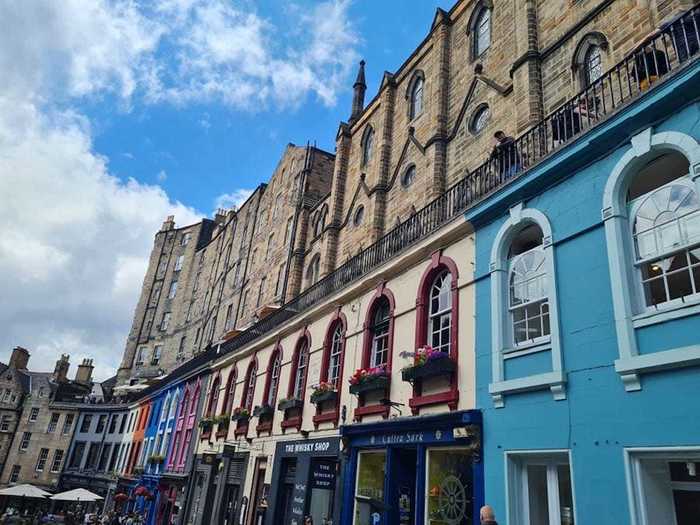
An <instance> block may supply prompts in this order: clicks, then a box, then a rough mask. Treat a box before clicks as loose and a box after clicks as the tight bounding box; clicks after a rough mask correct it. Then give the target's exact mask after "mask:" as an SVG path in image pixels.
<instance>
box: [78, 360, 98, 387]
mask: <svg viewBox="0 0 700 525" xmlns="http://www.w3.org/2000/svg"><path fill="white" fill-rule="evenodd" d="M93 368H95V367H94V366H92V359H83V362H82V363H81V364H79V365H78V370H77V371H76V372H75V382H76V383H80V384H81V385H90V384H92V369H93Z"/></svg>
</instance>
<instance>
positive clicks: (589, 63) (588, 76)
mask: <svg viewBox="0 0 700 525" xmlns="http://www.w3.org/2000/svg"><path fill="white" fill-rule="evenodd" d="M584 68H585V69H584V75H585V81H586V85H589V86H590V85H591V84H593V83H594V82H595V81H596V80H598V79H599V78H600V77H601V76H603V57H602V55H601V51H600V46H597V45H592V46H590V47H589V48H588V51H586V56H585V59H584Z"/></svg>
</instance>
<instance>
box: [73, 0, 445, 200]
mask: <svg viewBox="0 0 700 525" xmlns="http://www.w3.org/2000/svg"><path fill="white" fill-rule="evenodd" d="M285 4H286V2H280V1H265V2H259V4H258V5H257V7H256V12H257V13H259V14H260V16H261V17H264V18H265V19H267V20H269V21H270V22H271V23H272V24H274V25H275V26H276V27H282V26H284V23H285V22H284V17H285V9H284V5H285ZM306 4H307V5H305V4H304V3H299V5H300V9H304V8H306V7H308V5H313V2H307V3H306ZM450 5H451V2H447V1H442V2H436V1H428V0H412V1H409V0H392V1H380V2H378V1H370V0H356V1H355V2H353V3H351V4H350V6H349V9H348V14H347V17H348V20H349V21H350V23H351V25H352V28H353V29H354V31H355V32H356V34H357V36H358V38H357V40H356V44H355V45H354V48H355V50H356V53H357V54H358V56H359V57H362V58H364V59H365V60H366V61H367V82H368V93H367V100H369V99H370V98H371V97H372V96H374V94H375V93H376V90H377V88H378V84H379V81H380V80H381V77H382V73H383V71H384V70H390V71H394V70H396V69H397V68H398V67H399V65H400V64H401V63H402V62H403V60H404V59H405V58H406V57H408V55H409V54H410V53H411V51H412V50H413V49H414V48H415V46H416V45H417V44H418V43H419V42H420V41H421V40H422V39H423V38H424V36H425V35H426V34H427V31H428V29H429V26H430V23H431V21H432V17H433V15H434V13H435V9H436V8H437V7H438V6H440V7H443V8H445V9H449V7H450ZM283 45H285V46H294V41H293V40H292V39H290V40H289V41H287V42H285V43H284V44H283ZM351 66H352V67H350V68H349V75H345V77H344V80H345V82H344V84H343V87H342V90H340V91H339V92H338V96H337V102H336V103H335V104H333V105H327V104H324V103H323V102H322V101H320V100H319V99H318V97H317V96H315V95H314V94H312V93H307V94H306V95H305V96H304V97H303V102H302V103H301V104H300V105H298V106H296V107H283V108H280V107H275V106H271V107H267V108H260V109H255V108H253V109H248V108H246V109H238V108H232V107H230V106H227V105H226V104H222V103H220V102H219V103H216V102H214V103H212V102H210V103H194V104H189V105H187V106H186V107H178V106H174V105H172V104H168V103H163V104H155V105H145V104H141V103H138V102H137V103H136V104H134V106H133V107H132V108H131V109H130V110H129V111H124V110H123V109H122V110H120V109H119V100H117V97H115V96H107V97H105V98H103V99H102V100H99V101H98V102H97V103H92V104H88V105H87V106H86V111H85V112H86V114H87V115H89V117H90V120H91V121H92V122H93V123H94V124H95V125H96V135H95V149H96V150H97V151H98V152H100V153H102V154H104V155H106V156H107V157H109V159H110V169H111V170H112V172H113V173H114V174H116V175H117V176H119V177H121V178H125V177H134V178H136V179H138V180H140V181H144V182H147V183H153V184H159V185H161V186H162V187H163V188H165V189H166V191H167V192H168V194H169V195H170V196H171V197H173V198H174V199H177V200H180V201H182V202H183V203H186V204H188V205H190V206H192V207H194V208H195V209H197V210H199V211H202V212H210V211H211V210H212V209H213V206H214V201H215V199H216V197H217V196H218V195H220V194H223V193H228V192H231V191H232V190H235V189H239V188H248V189H250V188H254V187H255V186H257V185H258V184H259V183H260V182H264V181H265V180H266V179H267V178H268V177H269V175H270V174H271V173H272V171H273V169H274V167H275V164H276V162H277V160H278V158H279V156H280V154H281V152H282V151H283V148H284V146H285V145H286V144H287V143H288V142H293V143H295V144H305V143H306V141H307V140H308V141H316V142H317V144H318V146H319V147H321V148H323V149H326V150H329V151H333V148H334V145H335V143H334V138H335V133H336V131H337V126H338V123H339V122H340V120H341V119H347V116H348V113H349V108H350V100H351V96H352V91H351V86H352V82H353V80H354V75H355V73H356V66H357V64H356V63H355V62H353V63H352V64H351ZM163 173H164V174H165V177H163Z"/></svg>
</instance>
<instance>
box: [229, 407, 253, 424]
mask: <svg viewBox="0 0 700 525" xmlns="http://www.w3.org/2000/svg"><path fill="white" fill-rule="evenodd" d="M249 419H250V412H249V411H248V409H247V408H241V407H239V408H237V409H236V410H234V411H233V414H231V421H236V422H241V423H245V422H247V421H248V420H249Z"/></svg>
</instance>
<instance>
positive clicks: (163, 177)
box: [156, 170, 168, 182]
mask: <svg viewBox="0 0 700 525" xmlns="http://www.w3.org/2000/svg"><path fill="white" fill-rule="evenodd" d="M156 179H158V182H165V181H166V180H167V179H168V174H167V173H166V172H165V170H160V171H159V172H158V175H156Z"/></svg>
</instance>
